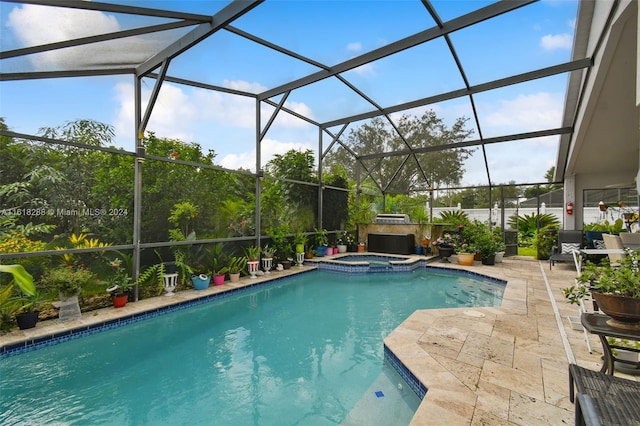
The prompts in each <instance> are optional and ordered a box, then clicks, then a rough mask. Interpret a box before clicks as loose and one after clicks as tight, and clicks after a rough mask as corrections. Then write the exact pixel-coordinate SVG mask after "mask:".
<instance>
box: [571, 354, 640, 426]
mask: <svg viewBox="0 0 640 426" xmlns="http://www.w3.org/2000/svg"><path fill="white" fill-rule="evenodd" d="M576 391H577V395H575V392H576ZM569 400H570V401H571V402H574V400H575V403H576V406H575V424H576V425H598V426H599V425H638V424H640V404H638V401H639V400H640V382H637V381H635V380H629V379H624V378H622V377H617V376H613V375H611V374H606V373H601V372H599V371H593V370H588V369H586V368H583V367H580V366H578V365H576V364H569Z"/></svg>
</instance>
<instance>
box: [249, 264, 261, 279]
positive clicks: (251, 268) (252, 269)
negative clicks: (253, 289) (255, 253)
mask: <svg viewBox="0 0 640 426" xmlns="http://www.w3.org/2000/svg"><path fill="white" fill-rule="evenodd" d="M259 265H260V262H259V261H257V260H250V261H248V262H247V268H249V276H250V277H251V278H256V273H257V272H258V267H259Z"/></svg>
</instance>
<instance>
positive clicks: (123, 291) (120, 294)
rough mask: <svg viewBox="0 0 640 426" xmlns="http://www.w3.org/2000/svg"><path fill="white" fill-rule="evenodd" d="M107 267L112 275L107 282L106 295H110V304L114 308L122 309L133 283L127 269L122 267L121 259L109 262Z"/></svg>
mask: <svg viewBox="0 0 640 426" xmlns="http://www.w3.org/2000/svg"><path fill="white" fill-rule="evenodd" d="M109 266H111V268H113V270H114V273H113V276H112V277H111V278H109V280H108V285H109V287H107V293H109V294H110V295H111V302H112V303H113V307H114V308H122V307H123V306H125V305H126V304H127V301H128V300H129V293H130V291H131V289H132V288H133V282H132V281H131V277H130V276H129V273H128V272H127V270H126V269H127V268H125V267H123V266H122V260H121V259H115V260H112V261H111V262H109Z"/></svg>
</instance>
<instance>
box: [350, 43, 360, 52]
mask: <svg viewBox="0 0 640 426" xmlns="http://www.w3.org/2000/svg"><path fill="white" fill-rule="evenodd" d="M347 50H348V51H349V52H360V51H362V43H360V42H353V43H349V44H347Z"/></svg>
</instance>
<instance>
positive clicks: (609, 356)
mask: <svg viewBox="0 0 640 426" xmlns="http://www.w3.org/2000/svg"><path fill="white" fill-rule="evenodd" d="M610 319H611V317H609V316H607V315H604V314H600V313H589V312H584V313H582V315H580V322H581V323H582V326H583V327H584V329H585V330H586V331H588V332H589V333H592V334H596V335H597V336H598V337H599V338H600V342H601V343H602V350H603V351H604V357H603V364H602V368H601V369H600V372H601V373H609V374H610V375H613V372H614V367H615V361H618V362H623V363H625V364H631V365H635V366H636V368H640V363H638V362H633V361H625V360H620V359H618V358H616V357H615V356H614V355H613V351H612V349H625V350H628V351H632V352H640V350H636V349H629V348H623V347H620V346H617V345H612V344H610V343H609V341H608V340H607V337H617V338H619V339H627V340H633V341H640V328H636V329H632V328H621V327H616V326H614V325H610V324H609V323H608V321H609V320H610Z"/></svg>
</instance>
